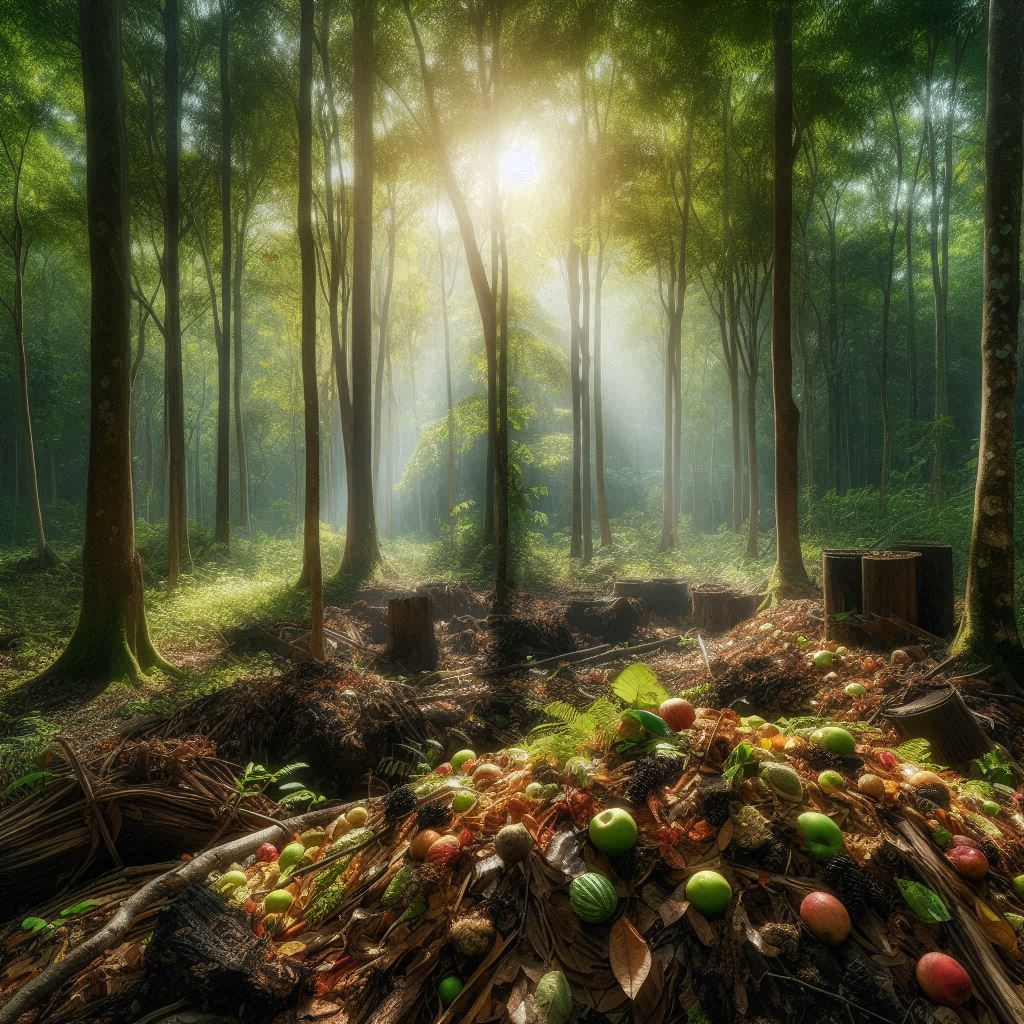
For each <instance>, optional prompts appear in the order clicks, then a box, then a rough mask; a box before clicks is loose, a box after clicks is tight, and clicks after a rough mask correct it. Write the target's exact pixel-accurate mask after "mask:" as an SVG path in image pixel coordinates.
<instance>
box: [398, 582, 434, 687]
mask: <svg viewBox="0 0 1024 1024" xmlns="http://www.w3.org/2000/svg"><path fill="white" fill-rule="evenodd" d="M388 654H389V656H390V657H391V658H392V659H393V660H394V661H396V662H398V663H399V664H400V665H404V666H405V667H406V668H408V669H411V670H412V671H414V672H419V671H422V670H426V671H432V670H433V669H435V668H437V637H436V635H435V634H434V620H433V618H432V616H431V614H430V597H429V596H428V595H427V594H403V595H402V596H401V597H394V598H392V599H391V600H390V601H388Z"/></svg>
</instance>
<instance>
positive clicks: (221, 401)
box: [214, 0, 232, 544]
mask: <svg viewBox="0 0 1024 1024" xmlns="http://www.w3.org/2000/svg"><path fill="white" fill-rule="evenodd" d="M218 62H219V73H220V223H221V246H222V249H221V264H220V302H221V329H220V338H219V344H218V345H217V470H216V498H215V505H216V514H215V526H214V535H215V536H216V538H217V540H218V541H220V543H221V544H230V543H231V519H230V515H231V493H230V487H231V470H230V458H231V235H232V231H231V0H220V39H219V44H218Z"/></svg>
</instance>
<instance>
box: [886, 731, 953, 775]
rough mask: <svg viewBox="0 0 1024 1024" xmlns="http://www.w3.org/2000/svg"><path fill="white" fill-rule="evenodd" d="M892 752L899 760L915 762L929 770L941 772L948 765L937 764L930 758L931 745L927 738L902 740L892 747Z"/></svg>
mask: <svg viewBox="0 0 1024 1024" xmlns="http://www.w3.org/2000/svg"><path fill="white" fill-rule="evenodd" d="M893 753H894V754H895V755H896V756H897V757H898V758H899V759H900V760H901V761H906V762H909V763H910V764H916V765H918V766H920V767H921V768H927V769H928V770H929V771H936V772H942V771H945V770H946V769H947V768H948V767H949V765H942V764H938V763H937V762H936V761H934V760H933V759H932V746H931V744H930V743H929V742H928V741H927V740H922V739H912V740H904V741H903V742H902V743H901V744H900V745H899V746H898V747H896V748H894V749H893Z"/></svg>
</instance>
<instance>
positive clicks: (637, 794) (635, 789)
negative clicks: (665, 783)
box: [623, 757, 664, 804]
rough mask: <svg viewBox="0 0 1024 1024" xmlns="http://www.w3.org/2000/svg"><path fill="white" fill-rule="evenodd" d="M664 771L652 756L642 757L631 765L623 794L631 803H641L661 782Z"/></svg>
mask: <svg viewBox="0 0 1024 1024" xmlns="http://www.w3.org/2000/svg"><path fill="white" fill-rule="evenodd" d="M663 777H664V771H663V769H662V767H661V765H660V764H658V762H657V761H655V759H654V758H653V757H642V758H641V759H640V760H639V761H637V762H636V764H635V765H634V766H633V770H632V771H631V772H630V773H629V779H628V780H627V782H626V787H625V789H624V790H623V795H624V796H625V798H626V799H627V800H628V801H629V802H630V803H631V804H642V803H643V802H644V801H645V800H646V799H647V797H648V796H650V795H651V793H653V792H654V791H655V790H656V789H657V788H658V787H659V786H660V785H661V783H662V779H663Z"/></svg>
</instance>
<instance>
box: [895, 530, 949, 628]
mask: <svg viewBox="0 0 1024 1024" xmlns="http://www.w3.org/2000/svg"><path fill="white" fill-rule="evenodd" d="M893 550H894V551H914V552H916V553H917V554H918V555H920V556H921V557H920V558H919V559H918V562H917V622H918V625H919V626H920V627H921V628H922V629H925V630H927V631H928V632H929V633H934V634H935V635H936V636H940V637H942V638H943V639H945V638H947V637H950V636H952V634H953V629H954V628H955V627H956V614H955V611H954V606H955V596H954V587H955V578H954V576H953V548H952V547H951V546H950V545H949V544H894V545H893Z"/></svg>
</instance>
